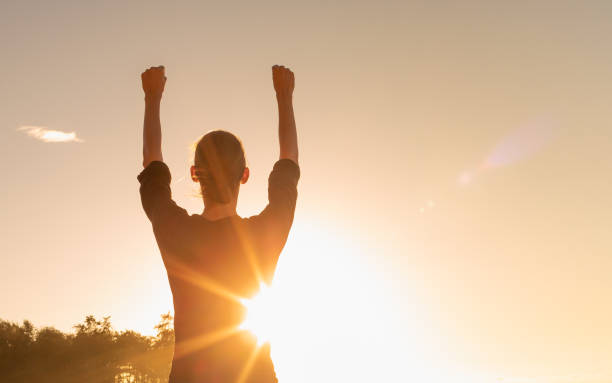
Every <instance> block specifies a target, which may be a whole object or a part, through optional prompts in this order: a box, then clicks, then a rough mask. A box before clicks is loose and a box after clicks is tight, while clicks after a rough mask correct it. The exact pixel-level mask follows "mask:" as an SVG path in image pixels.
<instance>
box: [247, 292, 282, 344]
mask: <svg viewBox="0 0 612 383" xmlns="http://www.w3.org/2000/svg"><path fill="white" fill-rule="evenodd" d="M275 291H276V290H274V289H273V288H271V287H269V286H268V285H266V284H265V283H262V284H261V286H260V289H259V293H258V294H257V295H255V296H254V297H253V298H251V299H242V300H241V303H242V304H243V305H244V307H246V309H247V314H246V318H245V320H244V322H242V324H241V325H240V327H239V328H240V329H242V330H248V331H250V332H251V333H252V334H253V335H255V337H257V343H258V344H259V345H261V344H263V343H266V342H270V341H272V340H273V338H274V335H275V332H276V333H277V331H278V325H279V323H278V322H279V317H280V313H279V312H278V311H279V310H278V306H277V305H278V301H277V299H275V298H277V295H278V294H275ZM275 330H276V331H275Z"/></svg>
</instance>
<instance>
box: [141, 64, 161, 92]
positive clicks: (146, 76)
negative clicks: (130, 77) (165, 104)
mask: <svg viewBox="0 0 612 383" xmlns="http://www.w3.org/2000/svg"><path fill="white" fill-rule="evenodd" d="M140 78H141V79H142V89H143V90H144V92H145V96H149V97H161V95H162V93H163V92H164V86H165V85H166V73H165V68H164V66H163V65H160V66H156V67H151V68H149V69H147V70H146V71H144V72H142V74H141V75H140Z"/></svg>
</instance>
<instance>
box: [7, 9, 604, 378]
mask: <svg viewBox="0 0 612 383" xmlns="http://www.w3.org/2000/svg"><path fill="white" fill-rule="evenodd" d="M611 17H612V3H610V2H606V1H593V0H586V1H581V2H577V1H576V2H572V1H540V0H536V1H513V2H506V1H484V0H471V1H469V0H468V1H463V2H450V1H428V2H410V1H360V0H357V1H335V2H324V1H308V2H295V1H282V2H281V1H260V2H247V1H243V2H241V1H227V2H206V1H184V2H181V1H179V2H161V1H147V2H139V1H131V2H124V1H104V2H84V1H62V0H60V1H54V2H48V1H27V0H25V1H11V0H9V1H3V2H2V4H1V5H0V51H1V52H2V64H1V65H0V68H1V69H2V72H3V76H2V86H1V87H0V105H2V109H1V110H2V113H0V164H2V165H1V169H2V173H3V176H2V178H3V182H2V189H3V193H2V195H3V197H2V198H1V199H0V211H2V214H1V215H0V252H1V253H2V257H0V270H1V271H0V273H1V274H0V275H1V276H2V277H1V278H0V302H1V305H0V318H3V319H7V320H12V321H22V320H24V319H29V320H31V321H32V322H33V323H34V324H35V325H36V326H55V327H57V328H59V329H62V330H64V331H69V330H70V329H71V326H73V325H74V324H76V323H78V322H80V321H82V320H83V319H84V317H85V315H88V314H93V315H96V316H103V315H110V316H111V318H112V322H113V324H114V326H115V327H116V328H118V329H127V328H129V329H136V330H139V331H142V332H145V333H153V326H154V325H155V323H157V322H158V320H159V315H160V314H162V313H165V312H167V311H169V310H170V308H171V302H172V301H171V299H172V298H171V295H170V290H169V287H168V284H167V279H166V274H165V270H164V268H163V264H162V262H161V259H160V256H159V251H158V250H157V247H156V243H155V240H154V238H153V234H152V231H151V227H150V224H149V222H148V221H147V218H146V216H145V214H144V212H143V211H142V208H141V205H140V200H139V194H138V182H137V180H136V176H137V174H138V173H139V172H140V171H141V169H142V165H141V164H142V158H141V153H142V115H143V93H142V89H141V85H140V73H141V72H142V71H143V70H144V69H145V68H147V67H149V66H153V65H161V64H163V65H165V67H166V75H167V77H168V81H167V84H166V91H165V94H164V99H163V101H162V127H163V153H164V159H165V161H166V163H167V164H168V165H169V167H170V169H171V171H172V174H173V184H172V188H173V196H174V199H175V200H176V201H177V202H178V203H179V204H180V205H181V206H183V207H185V208H186V209H187V210H188V211H189V212H190V213H200V212H201V211H202V202H201V200H199V199H198V197H197V188H196V187H195V184H193V183H192V182H191V181H190V180H189V178H188V177H186V176H187V175H188V169H189V166H190V165H191V162H190V161H191V157H192V152H191V145H192V143H193V142H195V141H196V140H197V139H198V138H199V137H200V136H201V135H202V134H204V133H206V132H207V131H210V130H214V129H226V130H229V131H232V132H234V133H235V134H237V135H238V136H239V137H240V138H241V139H242V141H243V143H244V146H245V149H246V154H247V161H248V164H249V167H250V169H251V179H250V180H249V182H248V183H247V184H246V185H244V186H243V187H242V189H241V197H240V200H239V205H238V213H239V214H241V215H243V216H248V215H252V214H256V213H257V212H258V211H259V210H260V209H262V208H263V207H264V206H265V203H266V197H267V196H266V182H267V176H268V174H269V171H270V170H271V168H272V165H273V164H274V161H275V160H276V159H277V158H278V143H277V136H276V135H277V132H276V129H277V124H278V119H277V116H276V113H277V111H276V102H275V98H274V93H273V87H272V81H271V66H272V65H274V64H281V65H285V66H288V67H290V68H291V69H292V70H293V71H294V73H295V76H296V87H295V94H294V104H295V115H296V122H297V127H298V134H299V142H300V167H301V171H302V177H301V179H300V184H299V199H298V207H297V211H296V216H295V224H294V229H293V231H292V234H291V236H290V238H289V241H288V243H287V246H286V249H285V251H284V253H283V256H282V258H281V261H280V263H279V269H278V272H277V278H278V280H279V284H280V283H281V281H286V282H283V283H285V286H288V287H287V289H293V290H288V291H294V292H296V294H298V292H302V293H304V291H309V290H308V289H311V288H315V291H319V292H321V291H327V292H329V294H330V295H329V297H332V298H334V299H335V298H336V297H337V298H338V299H339V300H343V299H344V300H346V302H352V303H351V305H352V306H350V307H352V308H351V309H350V310H349V309H347V311H345V312H344V313H345V314H346V313H350V314H347V315H349V317H350V318H345V319H346V320H345V321H344V322H342V323H338V328H342V329H344V330H338V332H337V333H339V334H341V335H339V338H338V339H335V338H333V337H329V336H326V337H325V339H326V342H328V345H331V346H333V345H337V344H338V343H344V344H345V345H347V344H352V345H355V344H357V343H351V342H363V344H361V346H362V347H363V349H367V350H369V352H366V353H364V354H355V355H352V358H353V359H350V360H349V359H345V360H346V361H347V364H346V366H347V367H346V368H348V366H350V365H351V364H350V363H349V361H351V362H352V365H353V366H355V361H358V360H359V358H373V357H374V354H377V355H383V356H384V357H385V358H386V359H384V360H383V359H380V360H378V359H377V363H376V364H374V366H376V367H377V368H378V367H380V368H383V369H384V361H385V360H387V361H388V363H389V365H391V364H392V365H393V367H388V368H387V371H391V372H389V375H388V379H389V380H387V381H398V382H403V381H406V380H407V379H405V378H406V377H408V376H410V377H415V376H416V375H413V374H411V373H410V371H414V368H416V367H415V366H417V365H418V366H420V367H418V368H420V371H421V372H420V373H419V374H417V375H418V376H419V377H420V378H421V380H422V381H427V380H429V381H435V379H438V381H442V380H444V381H453V380H454V381H461V380H460V379H459V378H458V377H459V376H463V377H464V378H465V381H471V382H474V381H477V380H478V379H482V381H493V380H495V381H498V382H499V381H502V382H515V383H518V382H530V383H531V382H538V383H540V382H547V383H548V382H551V383H553V382H554V383H556V382H575V383H601V382H611V381H612V365H611V364H610V363H609V361H610V360H611V359H612V326H610V323H612V306H611V305H610V304H609V303H610V297H611V294H612V279H611V278H610V277H609V276H610V275H611V273H612V258H611V256H612V235H610V230H611V229H612V183H611V182H610V174H611V172H612V150H610V149H611V143H610V142H611V138H612V118H611V117H610V113H609V110H610V108H609V105H610V103H611V102H612V70H611V69H610V68H612V38H611V37H610V36H612V24H611V23H610V22H609V21H610V18H611ZM56 141H60V142H56ZM291 281H293V282H291ZM297 281H299V283H300V284H299V285H298V284H297ZM313 286H319V287H321V286H322V287H321V288H319V289H318V290H316V287H313ZM302 298H303V301H300V303H301V304H302V306H303V307H308V310H309V312H310V313H311V314H312V313H315V314H317V313H319V311H317V310H320V311H321V312H320V314H321V315H322V316H326V315H327V316H329V315H332V314H334V313H336V314H342V313H343V312H340V311H337V310H338V307H337V306H338V305H336V304H334V303H333V302H332V301H331V299H332V298H329V299H330V300H329V302H327V303H328V305H327V306H326V305H323V306H322V307H317V306H316V305H312V304H309V303H308V299H307V298H305V297H302ZM336 303H337V302H336ZM340 306H341V305H340ZM334 310H336V311H334ZM313 315H314V314H313ZM340 317H342V315H341V316H340ZM295 320H296V321H299V318H297V319H295ZM368 326H369V327H368ZM366 328H368V329H370V330H372V331H369V332H368V331H366V330H365V329H366ZM375 328H376V329H381V331H380V332H376V331H374V329H375ZM346 329H350V330H351V331H353V330H354V331H356V332H360V331H361V332H362V334H369V335H368V336H365V335H364V336H363V337H354V336H351V333H350V331H348V330H346ZM360 329H361V330H360ZM383 329H384V331H382V330H383ZM326 331H327V332H326V334H327V335H329V334H330V333H331V332H329V330H326ZM343 331H344V332H343ZM375 333H376V334H375ZM356 338H358V339H357V340H355V339H356ZM351 339H352V340H351ZM303 341H305V340H304V339H303ZM321 342H323V340H321ZM322 344H325V343H318V344H311V347H312V350H316V347H317V346H321V345H322ZM330 349H334V348H333V347H331V348H330ZM312 350H311V351H312ZM343 351H346V348H345V349H344V350H343ZM374 351H377V352H374ZM314 354H316V353H315V352H314V351H312V355H310V357H312V358H314V359H312V360H318V361H319V362H321V360H320V359H316V358H317V356H316V355H314ZM323 354H324V353H323ZM305 358H308V356H306V357H305ZM394 358H395V359H394ZM419 358H420V359H419ZM417 359H418V360H419V361H422V360H423V361H424V362H423V363H420V362H419V363H417V362H415V361H416V360H417ZM421 359H422V360H421ZM288 363H289V362H280V365H281V367H282V366H283V364H284V366H285V370H290V369H289V368H287V367H286V366H287V365H288ZM277 364H278V363H277ZM398 366H403V367H402V368H401V369H400V368H399V367H398ZM424 366H430V367H424ZM363 368H365V367H363ZM337 369H339V370H341V371H344V372H339V374H340V375H338V376H335V378H337V379H340V380H342V378H345V379H346V376H347V375H346V374H347V372H346V370H345V369H344V367H343V368H337ZM442 370H443V371H446V372H445V373H448V374H449V375H448V376H452V377H453V379H450V380H448V379H444V378H442V377H440V376H438V377H437V378H435V377H434V376H435V374H436V373H434V372H433V371H438V372H440V371H442ZM367 373H371V374H374V373H375V371H369V370H368V371H366V372H363V371H361V372H360V375H359V376H362V377H363V376H368V375H367ZM284 374H285V376H290V373H284ZM342 374H345V375H342ZM402 374H404V375H402ZM372 376H375V375H372ZM337 379H336V381H338V380H337ZM295 381H297V380H295ZM345 381H347V380H345Z"/></svg>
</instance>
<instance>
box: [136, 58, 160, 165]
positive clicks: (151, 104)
mask: <svg viewBox="0 0 612 383" xmlns="http://www.w3.org/2000/svg"><path fill="white" fill-rule="evenodd" d="M140 77H141V79H142V89H143V90H144V93H145V113H144V125H143V130H142V132H143V134H142V156H143V160H142V166H143V167H145V168H146V167H147V166H148V165H149V164H150V163H151V162H153V161H163V160H164V159H163V157H162V150H161V122H160V120H159V107H160V104H161V99H162V94H163V93H164V86H165V85H166V75H165V70H164V67H163V66H161V65H160V66H158V67H151V68H149V69H147V70H146V71H144V72H143V73H142V75H141V76H140Z"/></svg>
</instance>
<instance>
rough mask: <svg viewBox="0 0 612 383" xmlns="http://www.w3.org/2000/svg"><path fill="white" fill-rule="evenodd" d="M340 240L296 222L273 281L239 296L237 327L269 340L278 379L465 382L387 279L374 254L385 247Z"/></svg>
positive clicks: (406, 299)
mask: <svg viewBox="0 0 612 383" xmlns="http://www.w3.org/2000/svg"><path fill="white" fill-rule="evenodd" d="M342 238H345V236H344V235H342V234H341V233H333V232H325V231H321V230H316V231H315V230H313V229H312V228H310V227H299V226H295V227H294V228H293V230H292V234H291V237H290V239H289V241H288V242H287V246H286V247H285V250H284V251H283V255H282V256H281V258H280V260H279V265H278V269H277V273H276V276H275V278H274V282H273V284H272V287H268V286H266V285H262V286H261V291H260V292H259V294H258V295H257V296H255V297H254V298H252V299H249V300H243V301H242V303H243V304H244V305H245V307H246V308H247V316H246V319H245V321H244V322H243V323H242V325H241V326H240V327H241V329H246V330H249V331H251V332H252V333H253V334H254V335H255V336H256V337H257V339H258V343H259V344H262V343H265V342H268V341H269V342H270V344H271V346H272V359H273V360H274V365H275V369H276V373H277V375H278V378H279V380H280V381H285V382H293V383H300V382H304V383H306V382H313V381H317V382H349V381H350V382H356V383H360V382H376V381H380V382H382V381H384V382H406V381H412V380H415V381H420V382H435V383H440V382H453V383H455V382H462V381H464V380H463V379H461V378H460V373H458V372H457V371H453V372H452V375H451V373H449V370H448V369H447V367H448V366H444V365H441V364H440V359H439V358H437V357H436V356H435V353H433V352H432V351H431V348H432V347H431V345H428V344H426V343H427V342H428V339H427V338H428V331H429V330H430V329H427V328H424V326H423V322H424V319H423V318H422V317H421V316H420V314H419V312H418V309H414V307H415V306H414V304H413V303H411V299H410V298H409V297H406V296H404V297H402V298H398V296H397V295H396V292H395V291H394V290H393V285H392V280H390V279H387V278H386V277H385V273H383V269H382V268H381V265H380V264H379V262H380V259H379V258H378V257H377V254H376V253H377V252H378V253H381V252H383V251H384V250H383V249H374V250H373V249H366V248H365V246H364V245H363V244H357V243H356V242H355V241H353V242H352V243H351V242H349V241H346V240H342ZM415 310H416V311H415ZM314 366H316V367H314ZM450 376H452V378H451V379H449V377H450ZM468 381H470V382H476V381H478V380H477V379H476V380H475V379H470V380H468Z"/></svg>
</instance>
